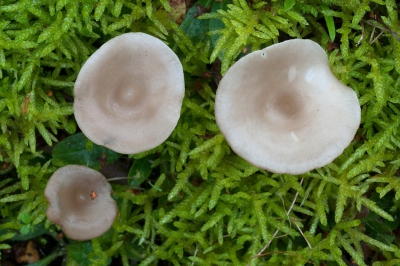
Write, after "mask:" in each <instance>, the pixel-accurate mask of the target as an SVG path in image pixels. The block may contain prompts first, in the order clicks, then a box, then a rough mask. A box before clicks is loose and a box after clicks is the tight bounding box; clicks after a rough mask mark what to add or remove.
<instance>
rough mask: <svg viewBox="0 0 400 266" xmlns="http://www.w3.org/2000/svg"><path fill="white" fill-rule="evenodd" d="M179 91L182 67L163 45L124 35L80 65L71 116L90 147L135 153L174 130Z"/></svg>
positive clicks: (181, 94) (143, 36)
mask: <svg viewBox="0 0 400 266" xmlns="http://www.w3.org/2000/svg"><path fill="white" fill-rule="evenodd" d="M184 91H185V84H184V79H183V68H182V64H181V63H180V61H179V59H178V57H177V56H176V55H175V53H174V52H173V51H172V50H171V49H170V48H169V47H168V46H167V45H166V44H164V43H163V42H162V41H161V40H159V39H157V38H155V37H153V36H150V35H148V34H145V33H125V34H122V35H120V36H118V37H115V38H113V39H111V40H109V41H108V42H106V43H105V44H104V45H103V46H101V47H100V48H99V49H98V50H97V51H96V52H95V53H93V55H92V56H90V58H89V59H88V60H87V61H86V63H85V64H84V65H83V67H82V69H81V70H80V72H79V74H78V77H77V79H76V82H75V88H74V95H75V100H74V114H75V118H76V121H77V123H78V125H79V127H80V129H81V130H82V132H83V133H84V134H85V135H86V137H88V138H89V139H90V140H91V141H93V142H94V143H96V144H98V145H103V146H105V147H107V148H109V149H112V150H114V151H116V152H119V153H124V154H131V153H139V152H143V151H146V150H150V149H152V148H154V147H156V146H158V145H159V144H161V143H162V142H164V141H165V140H166V139H167V138H168V136H169V135H170V134H171V132H172V131H173V130H174V128H175V126H176V124H177V123H178V119H179V117H180V110H181V106H182V100H183V97H184Z"/></svg>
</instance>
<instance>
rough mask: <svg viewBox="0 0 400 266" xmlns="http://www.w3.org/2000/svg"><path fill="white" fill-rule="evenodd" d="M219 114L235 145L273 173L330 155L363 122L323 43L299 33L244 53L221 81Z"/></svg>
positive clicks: (310, 165)
mask: <svg viewBox="0 0 400 266" xmlns="http://www.w3.org/2000/svg"><path fill="white" fill-rule="evenodd" d="M215 116H216V122H217V124H218V126H219V128H220V130H221V132H222V134H223V135H224V137H225V139H226V140H227V142H228V144H229V145H230V146H231V148H232V149H233V151H234V152H235V153H237V154H238V155H239V156H241V157H242V158H244V159H245V160H247V161H248V162H250V163H251V164H253V165H255V166H257V167H259V168H262V169H266V170H269V171H271V172H274V173H289V174H301V173H305V172H308V171H310V170H312V169H314V168H318V167H322V166H324V165H326V164H328V163H330V162H332V161H333V160H334V159H335V158H336V157H337V156H339V155H340V154H341V153H342V152H343V150H344V149H345V148H346V147H347V146H348V145H349V144H350V142H351V140H352V139H353V138H354V135H355V133H356V131H357V129H358V127H359V124H360V119H361V109H360V105H359V102H358V99H357V95H356V93H355V92H354V91H353V90H352V89H350V88H349V87H347V86H345V85H344V84H342V83H341V82H340V81H339V80H338V79H337V78H336V77H335V76H334V75H333V74H332V72H331V70H330V67H329V62H328V58H327V55H326V53H325V51H324V50H323V49H322V48H321V47H320V46H319V45H318V44H317V43H315V42H313V41H311V40H301V39H294V40H288V41H285V42H282V43H279V44H275V45H272V46H269V47H267V48H265V49H263V50H260V51H256V52H253V53H251V54H249V55H246V56H244V57H242V58H241V59H240V60H238V62H236V63H235V64H234V65H233V66H232V67H231V68H230V69H229V70H228V71H227V72H226V74H225V76H224V77H223V78H222V80H221V82H220V83H219V86H218V89H217V95H216V99H215Z"/></svg>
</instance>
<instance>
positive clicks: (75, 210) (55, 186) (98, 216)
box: [44, 165, 117, 240]
mask: <svg viewBox="0 0 400 266" xmlns="http://www.w3.org/2000/svg"><path fill="white" fill-rule="evenodd" d="M111 192H112V190H111V186H110V184H109V183H108V182H107V180H106V178H105V177H104V176H103V175H102V174H101V173H99V172H97V171H95V170H93V169H90V168H88V167H86V166H81V165H68V166H64V167H61V168H60V169H58V170H57V171H55V172H54V174H53V175H52V176H51V178H50V180H49V181H48V182H47V185H46V189H45V191H44V195H45V197H46V199H47V201H48V202H49V203H50V206H49V207H48V208H47V218H48V219H49V220H50V221H51V222H53V223H55V224H58V225H60V226H61V229H62V230H63V231H64V233H65V234H66V235H67V236H68V237H69V238H72V239H76V240H88V239H92V238H95V237H98V236H100V235H102V234H104V233H105V232H106V231H107V230H108V229H110V227H111V225H112V224H113V222H114V219H115V217H116V215H117V205H116V203H115V201H114V199H113V198H111V196H110V194H111Z"/></svg>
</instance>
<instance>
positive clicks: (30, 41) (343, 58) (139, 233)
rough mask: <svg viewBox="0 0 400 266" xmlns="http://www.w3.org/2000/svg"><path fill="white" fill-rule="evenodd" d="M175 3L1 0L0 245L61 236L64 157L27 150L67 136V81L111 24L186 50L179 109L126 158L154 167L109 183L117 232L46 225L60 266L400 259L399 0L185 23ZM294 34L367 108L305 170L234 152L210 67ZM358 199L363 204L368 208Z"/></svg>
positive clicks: (244, 10)
mask: <svg viewBox="0 0 400 266" xmlns="http://www.w3.org/2000/svg"><path fill="white" fill-rule="evenodd" d="M171 8H173V7H170V5H169V1H166V0H163V1H161V0H160V1H149V0H146V1H145V0H143V1H140V0H137V1H127V0H115V1H112V0H99V1H95V0H83V1H73V0H50V1H47V0H46V1H44V0H37V1H30V0H21V1H14V0H3V1H1V3H0V29H1V30H0V126H1V128H0V162H1V164H2V169H1V170H0V178H1V179H0V196H1V199H0V211H1V217H2V218H1V224H0V242H1V244H0V249H7V248H9V247H10V244H12V242H11V241H12V240H16V239H20V240H21V239H22V240H26V239H29V238H33V237H36V235H30V234H31V233H30V232H28V231H29V230H28V231H27V230H26V228H28V226H29V229H31V228H32V230H33V232H35V230H36V232H41V233H43V231H42V230H44V231H45V232H46V233H48V234H50V235H52V236H55V230H56V229H57V228H56V227H55V226H54V225H51V223H50V222H49V221H48V220H47V219H46V215H45V209H46V207H47V203H46V201H45V198H44V196H43V190H44V187H45V185H46V182H47V180H48V178H49V176H50V175H51V173H53V172H54V171H55V170H56V169H57V167H58V166H59V165H60V164H62V163H63V162H60V161H57V160H53V158H52V156H51V155H50V154H49V153H46V152H44V151H43V150H42V149H37V147H43V146H44V143H46V144H47V145H49V146H52V145H54V143H56V142H58V141H59V140H61V139H63V137H64V136H66V135H73V134H75V132H76V124H75V122H74V118H73V108H72V96H73V95H72V93H73V85H74V80H75V79H76V77H77V74H78V72H79V69H80V67H81V66H82V65H83V63H84V62H85V61H86V59H87V58H88V57H89V56H90V55H91V54H92V53H93V52H94V51H95V50H96V49H97V48H98V47H100V46H101V45H102V44H103V43H104V42H105V41H107V40H109V39H110V38H112V37H114V36H117V35H119V34H121V33H124V32H129V31H143V32H147V33H150V34H152V35H154V36H157V37H159V38H161V39H162V40H164V41H165V42H166V43H168V45H169V46H170V47H171V48H172V49H174V51H175V52H176V53H177V54H178V56H179V57H180V59H181V62H182V64H183V66H184V70H185V82H186V95H185V99H184V101H183V107H182V115H181V119H180V120H179V123H178V126H177V127H176V129H175V130H174V132H173V133H172V134H171V136H170V137H169V138H168V140H167V141H166V142H164V143H163V144H161V145H160V146H159V147H157V148H155V149H153V150H151V151H148V152H145V153H142V154H138V155H133V156H130V157H133V158H134V159H140V158H143V159H142V160H144V161H146V160H147V161H148V160H151V164H146V163H145V164H140V165H141V166H140V167H147V168H146V169H144V170H143V169H139V168H138V169H136V168H133V169H131V172H132V173H135V174H132V175H133V176H134V177H132V178H133V180H131V182H129V184H131V185H132V184H134V185H135V186H139V188H132V187H130V186H129V185H117V184H113V189H114V192H115V193H114V198H115V199H116V201H117V203H118V207H119V212H120V214H119V216H118V218H117V219H116V221H115V223H114V225H113V227H112V229H110V231H109V232H107V233H106V234H105V235H103V236H101V237H99V238H97V239H93V240H92V241H88V242H85V243H82V244H79V243H75V242H74V241H70V240H66V242H63V241H64V240H59V239H57V237H55V239H57V240H58V241H60V246H59V247H63V246H64V245H67V249H55V250H54V253H52V254H51V255H50V256H49V257H48V258H47V261H48V262H49V261H51V260H52V259H55V258H56V257H57V256H60V255H64V254H66V256H67V260H68V264H69V265H106V264H108V263H110V261H111V259H116V258H120V259H121V261H122V264H123V265H130V264H131V262H130V261H136V262H138V263H139V265H141V266H144V265H156V264H158V263H160V262H161V261H167V262H168V263H169V264H170V265H246V264H249V265H266V264H268V265H305V264H307V263H313V264H317V265H318V264H320V263H322V262H329V263H331V264H329V265H346V260H354V261H355V262H356V263H357V264H358V265H370V264H372V263H374V265H397V264H398V263H399V261H400V250H399V249H398V247H397V246H398V244H399V240H398V239H396V238H395V237H394V233H393V230H395V229H398V225H399V224H398V222H397V223H396V219H398V218H397V217H398V215H399V208H398V207H399V203H398V200H399V198H400V182H399V181H398V178H399V172H398V170H399V167H400V160H399V154H400V153H399V151H400V135H399V134H400V132H399V126H400V111H399V110H400V93H399V91H400V77H399V74H400V26H399V21H398V10H399V6H398V4H396V2H395V1H394V0H388V1H380V0H374V1H368V0H362V1H361V0H360V1H358V0H352V1H348V0H347V1H338V0H332V1H325V0H323V1H318V0H298V1H288V0H287V1H272V2H271V1H265V2H263V1H257V0H254V1H244V0H233V1H228V0H223V1H222V2H215V1H211V0H200V1H198V3H197V4H195V5H194V6H193V7H192V8H191V9H190V10H188V13H187V16H186V18H185V20H184V21H183V23H182V25H180V26H179V25H177V24H176V23H175V22H173V21H169V18H168V12H169V11H170V10H171ZM208 11H210V12H208ZM200 13H203V14H200ZM199 15H200V16H199ZM375 15H376V16H375ZM380 32H383V33H382V35H380V36H379V37H378V34H380ZM290 38H308V39H313V40H314V41H316V42H318V43H319V44H320V45H321V46H322V47H323V48H324V49H326V50H327V53H328V57H329V62H330V65H331V68H332V70H333V72H334V74H335V75H336V76H337V77H338V78H339V79H340V80H341V81H342V82H343V83H344V84H346V85H348V86H349V87H351V88H352V89H354V90H355V91H356V93H357V95H358V97H359V99H360V104H361V108H362V121H361V126H360V129H359V130H358V133H357V136H356V138H355V139H354V141H353V142H352V143H351V145H350V146H349V147H348V148H347V149H346V150H345V151H344V153H343V154H342V155H341V156H340V157H339V158H337V159H336V160H335V161H334V162H333V163H331V164H329V165H327V166H325V167H323V168H320V169H316V170H313V171H311V172H309V173H306V174H303V175H300V176H292V175H278V174H272V173H269V172H267V171H264V170H259V169H257V168H255V167H254V166H252V165H249V164H248V163H247V162H245V161H244V160H242V159H241V158H239V157H238V156H236V155H235V154H234V153H233V152H232V151H231V149H230V148H229V146H228V145H227V143H226V141H225V140H224V138H223V136H222V135H221V134H220V132H219V130H218V127H217V125H216V123H215V117H214V99H215V90H216V87H217V85H216V82H215V81H218V79H219V76H220V73H221V72H222V74H223V73H225V72H226V71H227V70H228V68H229V66H230V65H232V64H233V63H234V62H235V61H236V60H237V59H238V58H240V57H241V56H243V55H245V54H247V53H249V52H251V51H254V50H257V49H260V48H263V47H266V46H268V45H271V44H273V43H277V42H280V41H283V40H285V39H290ZM332 39H333V42H332ZM219 61H220V62H221V68H219V67H218V64H219ZM210 66H211V70H210ZM79 145H80V147H88V145H87V143H86V142H85V143H80V144H79ZM92 148H93V147H92ZM87 152H90V150H89V149H88V151H87ZM82 163H83V164H85V163H84V162H82ZM137 165H139V164H136V166H134V167H138V166H137ZM140 171H143V173H146V174H143V173H142V172H140ZM150 172H152V174H149V173H150ZM135 178H136V179H135ZM133 192H134V193H133ZM371 195H375V196H373V197H372V196H371ZM363 209H367V210H368V211H369V212H370V214H369V215H371V216H369V215H367V216H366V217H363V216H362V215H361V214H362V210H363ZM23 217H29V222H26V221H27V219H24V221H25V222H23V221H22V218H23ZM368 217H369V218H368ZM371 217H374V218H373V219H371ZM372 220H376V221H377V222H378V223H379V224H380V225H381V226H374V225H373V224H371V221H372ZM43 225H44V227H43ZM22 228H25V229H22ZM35 228H36V229H35ZM38 228H45V229H40V230H39V229H38ZM380 228H384V229H380ZM21 229H22V232H24V233H25V235H21V234H20V233H19V232H20V230H21ZM380 230H381V231H380ZM80 245H81V246H82V247H81V246H80ZM364 245H368V246H369V247H370V248H371V249H372V250H373V251H374V252H373V254H374V255H373V256H369V257H368V254H366V255H365V254H364V249H363V246H364ZM80 250H82V251H84V252H83V253H82V254H79V251H80ZM364 255H365V256H366V257H364Z"/></svg>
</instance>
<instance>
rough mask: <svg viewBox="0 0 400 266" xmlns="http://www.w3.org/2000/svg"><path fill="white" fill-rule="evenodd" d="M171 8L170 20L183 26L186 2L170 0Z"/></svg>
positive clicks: (183, 0)
mask: <svg viewBox="0 0 400 266" xmlns="http://www.w3.org/2000/svg"><path fill="white" fill-rule="evenodd" d="M168 2H169V5H170V6H171V12H169V18H170V19H172V20H173V21H175V22H176V23H177V24H179V25H180V24H181V23H182V21H183V19H184V18H185V14H186V1H185V0H169V1H168Z"/></svg>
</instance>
